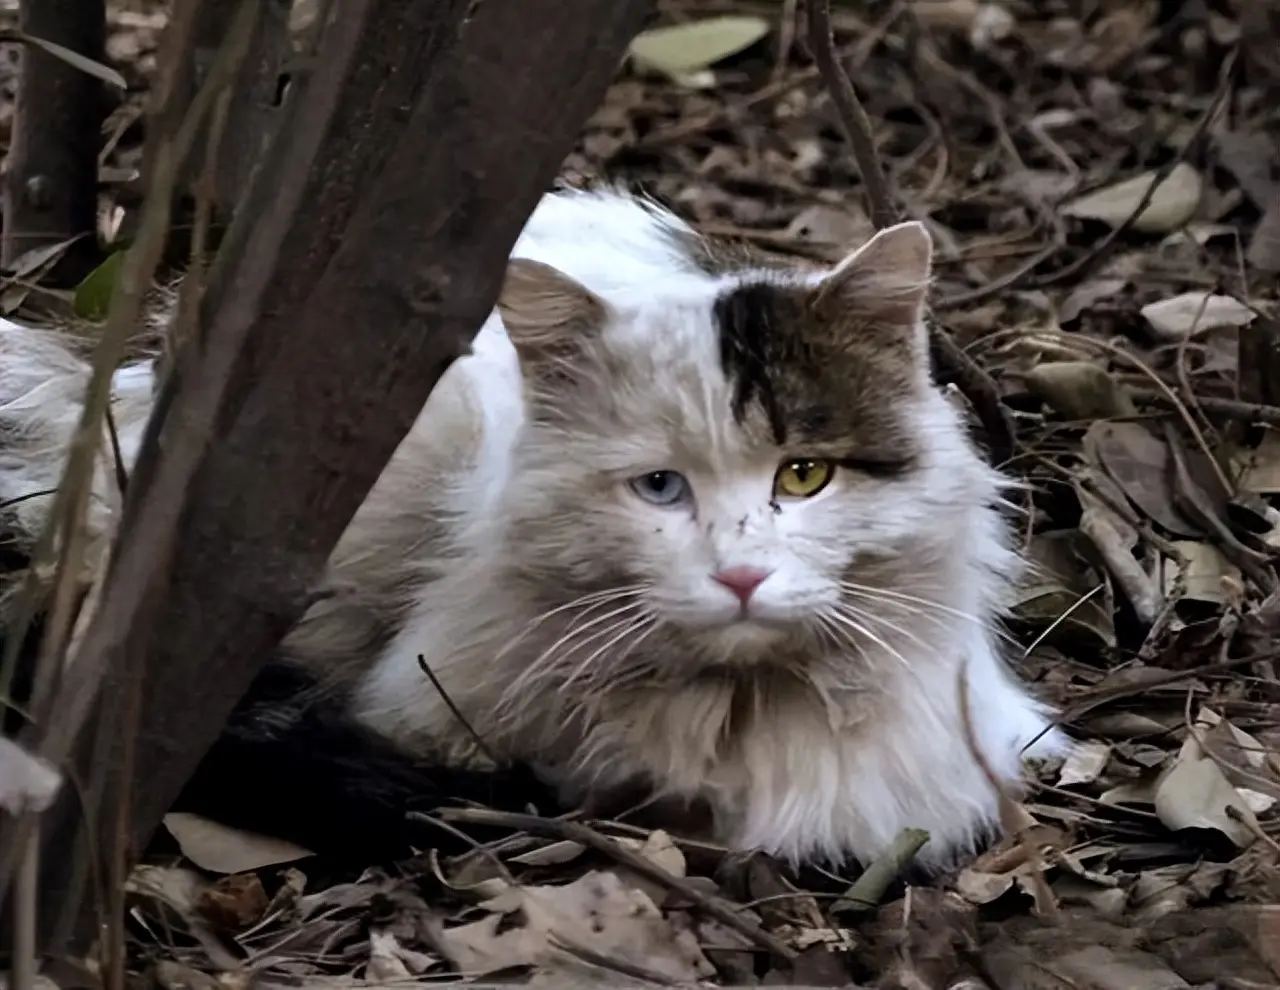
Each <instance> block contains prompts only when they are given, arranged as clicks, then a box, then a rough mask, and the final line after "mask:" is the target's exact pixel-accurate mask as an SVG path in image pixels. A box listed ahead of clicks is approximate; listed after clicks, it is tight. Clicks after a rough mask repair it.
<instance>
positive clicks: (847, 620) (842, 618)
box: [826, 610, 911, 670]
mask: <svg viewBox="0 0 1280 990" xmlns="http://www.w3.org/2000/svg"><path fill="white" fill-rule="evenodd" d="M826 614H827V615H828V616H829V617H830V618H831V619H834V620H835V621H836V622H838V623H840V624H841V625H844V626H846V627H847V628H849V629H851V630H852V631H853V632H856V633H858V634H860V635H862V636H865V637H867V639H869V640H871V642H873V643H875V644H876V645H877V646H879V647H880V648H881V649H882V650H884V651H885V652H886V653H887V654H889V656H891V657H893V658H894V659H895V660H897V661H898V663H900V664H902V666H903V667H904V668H906V669H907V670H910V669H911V665H910V664H909V663H907V659H906V657H904V656H903V655H902V654H901V653H899V652H898V651H897V650H895V649H894V648H893V647H892V646H890V645H889V644H888V643H887V642H886V641H885V640H884V639H883V638H881V637H880V636H877V635H876V634H875V633H873V632H872V631H871V630H870V629H868V628H867V627H866V626H864V625H863V624H862V623H860V622H858V621H856V620H855V619H853V618H851V617H850V616H848V615H845V614H844V613H842V612H836V611H830V610H828V611H827V613H826Z"/></svg>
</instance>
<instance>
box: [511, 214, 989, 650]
mask: <svg viewBox="0 0 1280 990" xmlns="http://www.w3.org/2000/svg"><path fill="white" fill-rule="evenodd" d="M516 264H517V265H519V264H521V263H516ZM928 264H929V241H928V238H927V235H926V234H925V232H924V230H923V228H921V227H919V226H918V225H903V226H902V227H899V228H895V229H893V230H892V231H890V232H887V233H886V234H883V235H881V237H880V238H878V239H877V240H876V241H874V242H872V244H870V245H869V246H868V247H867V248H864V249H863V250H862V251H861V252H859V253H857V254H856V255H854V256H852V257H851V258H850V259H848V260H847V261H846V262H845V263H844V264H843V265H841V266H840V267H839V268H837V269H836V270H835V272H833V273H831V274H830V275H828V276H827V278H826V279H825V280H823V279H822V278H821V277H820V276H818V275H810V274H807V273H805V274H801V273H798V272H797V273H776V272H775V273H773V274H768V275H762V276H761V277H760V278H753V279H750V280H744V281H742V282H741V284H739V285H736V286H735V285H732V284H728V283H726V284H723V285H721V286H719V287H716V286H709V287H708V289H707V291H706V292H705V293H702V294H701V295H700V294H699V293H697V292H691V293H690V295H689V297H688V298H679V299H676V298H656V299H654V300H651V301H644V302H641V303H638V304H637V305H634V306H631V307H629V308H626V309H618V308H610V307H608V306H606V305H605V304H604V303H603V302H602V301H601V300H599V299H596V298H595V297H593V296H590V295H589V294H587V293H586V291H585V290H584V289H582V288H581V287H580V286H576V284H575V283H569V282H568V281H567V280H565V279H564V277H563V276H560V275H559V274H558V273H555V272H553V271H551V270H549V269H546V268H545V267H543V266H537V265H535V264H532V263H529V264H527V265H525V266H524V267H523V271H521V270H517V269H515V268H514V266H513V274H512V276H511V277H509V280H508V288H507V291H506V293H505V295H504V303H503V315H504V318H505V321H506V322H507V324H508V326H509V328H510V332H511V334H512V338H513V340H514V341H516V342H517V347H518V348H522V347H523V348H524V350H523V352H522V358H523V359H524V361H525V367H526V377H528V378H529V379H530V382H531V394H532V396H533V403H532V423H531V424H530V425H529V427H528V428H527V431H526V434H525V437H524V439H523V441H522V443H521V446H520V451H519V454H518V467H517V474H516V476H515V479H513V480H514V482H515V483H514V484H513V486H512V489H511V491H512V500H511V502H510V504H509V506H508V508H509V511H510V513H511V518H512V520H513V523H512V529H511V544H512V547H511V550H512V552H513V553H514V554H517V555H518V556H519V566H520V569H521V570H522V571H523V572H524V573H526V574H527V575H528V576H529V577H530V579H531V580H532V582H534V583H536V584H537V585H538V586H539V587H540V588H543V589H548V590H547V591H546V592H545V598H546V600H547V603H548V607H550V608H554V607H559V606H564V605H567V604H568V603H569V602H572V601H574V600H576V599H579V598H581V599H582V601H581V604H580V605H578V606H574V607H571V608H569V609H566V610H565V611H564V612H563V613H561V614H562V615H574V616H579V617H580V618H578V619H575V621H577V622H578V624H579V628H580V629H582V630H583V631H582V633H581V635H580V636H579V637H578V639H579V640H582V639H585V638H586V637H592V638H591V639H590V641H589V643H588V644H587V645H585V646H579V647H578V648H577V649H576V650H575V651H574V652H575V656H576V660H575V662H586V661H588V660H589V659H591V660H592V662H594V661H596V660H599V661H601V662H604V661H609V660H613V659H616V658H617V657H618V656H619V655H621V654H622V653H623V651H625V650H627V649H628V647H630V646H632V645H633V644H639V643H640V642H642V641H643V640H647V641H648V642H649V643H650V646H655V645H660V644H665V645H668V646H671V647H676V648H678V652H679V653H680V654H681V658H682V662H687V660H688V658H689V657H690V656H694V657H696V658H698V659H699V660H700V661H701V662H703V663H705V664H708V665H711V666H717V665H723V664H744V663H745V664H754V663H758V662H760V661H762V660H767V659H769V658H770V657H771V656H775V655H776V656H780V657H781V656H784V655H785V656H788V657H790V656H794V655H796V654H797V653H804V652H805V651H806V650H810V649H812V648H814V647H815V646H820V645H821V644H824V643H825V644H828V645H833V644H838V643H841V642H848V641H849V640H850V639H851V637H852V636H854V635H855V634H856V635H864V636H871V637H873V638H874V637H876V636H877V632H876V630H877V622H883V621H884V619H883V616H884V614H885V610H884V609H879V610H877V609H876V608H875V607H874V606H870V605H869V602H870V599H869V598H868V595H870V594H872V593H873V592H882V591H885V590H887V591H889V592H890V593H894V592H896V593H898V594H900V595H901V594H906V595H911V594H912V590H911V588H910V587H909V586H910V585H912V584H913V583H920V582H928V580H929V576H930V573H931V572H934V571H936V570H937V567H936V565H937V563H938V559H939V558H938V555H939V554H945V553H946V552H947V547H948V546H949V544H950V541H951V538H952V537H953V536H954V535H955V534H954V529H953V527H954V526H955V525H956V520H957V519H959V518H961V517H960V516H959V515H958V513H957V511H956V510H957V509H958V508H966V507H967V506H968V505H969V504H971V503H972V500H973V498H974V495H973V493H972V492H971V491H969V490H968V488H967V485H968V477H967V475H966V472H965V468H966V467H967V465H968V463H969V461H970V460H971V459H972V455H971V453H970V452H969V449H968V447H967V446H966V444H965V442H964V441H963V439H962V437H961V434H960V432H959V429H960V428H959V426H958V424H957V423H956V420H955V417H954V415H953V414H952V412H951V410H950V409H949V408H948V407H947V406H946V403H945V401H944V400H943V399H942V398H941V397H940V396H939V395H938V394H937V393H936V392H935V391H934V390H933V389H931V388H930V386H929V384H928V373H927V350H926V341H925V338H924V331H923V328H922V326H921V324H920V320H919V317H920V306H921V302H922V299H923V293H924V290H925V286H926V285H927V279H928ZM526 277H527V278H528V279H531V280H533V281H532V282H525V283H524V284H523V285H522V284H521V282H522V280H524V279H525V278H526ZM521 290H523V292H524V295H523V300H522V299H521ZM539 293H544V294H541V295H540V294H539ZM553 303H557V304H558V305H560V306H562V307H563V308H562V309H560V310H558V311H557V312H556V315H555V316H554V317H553V321H554V325H555V326H556V327H558V328H561V329H563V328H565V327H569V328H570V329H569V330H568V331H567V332H566V333H564V334H563V335H557V334H556V333H548V334H547V336H546V337H545V339H541V340H538V341H537V343H536V345H535V346H530V340H531V339H532V338H533V337H534V336H535V333H534V330H535V328H536V326H538V325H539V324H535V323H525V322H522V316H524V317H528V318H536V319H541V320H543V321H545V320H546V319H547V318H548V317H547V313H548V312H549V311H551V310H554V309H555V306H554V305H552V304H553ZM521 305H523V306H524V307H525V308H524V309H523V310H521V308H520V307H521ZM575 321H576V322H575ZM540 325H541V326H545V322H544V323H543V324H540ZM868 589H872V590H868ZM900 601H905V599H902V600H900ZM877 611H879V613H880V615H881V619H879V620H877V619H876V618H875V617H874V616H875V615H876V613H877ZM889 611H891V612H897V613H898V618H897V619H895V620H892V621H893V622H894V623H897V622H901V621H903V620H904V618H906V617H907V616H909V615H910V614H911V610H910V609H896V610H895V609H892V608H891V609H890V610H889ZM588 623H589V625H588ZM859 630H860V631H859ZM881 633H883V629H881ZM567 645H568V644H567ZM796 647H799V649H798V650H797V649H796ZM652 652H653V651H649V650H646V651H645V653H646V655H650V654H651V653H652ZM657 652H658V653H660V652H661V650H658V651H657Z"/></svg>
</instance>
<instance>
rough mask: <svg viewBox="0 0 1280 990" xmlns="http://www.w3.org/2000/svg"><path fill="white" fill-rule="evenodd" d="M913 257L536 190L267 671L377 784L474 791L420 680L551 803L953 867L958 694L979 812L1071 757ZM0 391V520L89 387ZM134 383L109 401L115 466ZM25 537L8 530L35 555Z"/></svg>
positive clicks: (782, 845) (29, 339)
mask: <svg viewBox="0 0 1280 990" xmlns="http://www.w3.org/2000/svg"><path fill="white" fill-rule="evenodd" d="M930 262H931V243H930V239H929V236H928V234H927V232H926V229H925V228H924V227H923V226H922V225H921V224H918V223H906V224H901V225H898V226H896V227H893V228H891V229H888V230H885V231H882V232H881V233H880V234H878V235H877V236H876V237H874V238H873V239H872V240H871V241H870V242H868V243H867V244H866V245H864V246H863V247H861V248H860V249H858V250H856V251H854V252H852V253H851V254H850V255H849V256H848V257H847V258H846V259H845V260H844V261H842V262H841V263H840V264H838V265H836V266H835V267H833V268H830V269H825V268H820V267H817V266H814V265H809V264H804V263H798V262H790V261H787V262H783V261H779V260H777V259H772V258H766V257H763V256H756V255H754V254H752V253H750V252H746V251H743V250H741V249H737V248H731V247H728V246H726V245H722V244H718V243H717V242H714V241H711V240H707V239H704V238H701V237H699V236H698V235H697V234H696V233H695V232H694V231H693V230H692V229H690V228H689V227H688V226H686V225H685V224H684V223H683V222H681V221H680V220H679V219H677V218H676V217H674V216H673V215H671V214H669V213H667V212H666V211H664V210H662V209H661V208H659V207H657V206H655V205H653V204H651V203H648V202H646V201H643V200H639V199H636V198H633V197H630V196H627V195H625V194H621V193H617V192H613V191H600V190H596V191H577V192H561V193H556V194H549V195H548V196H546V197H545V198H544V199H543V200H542V202H541V203H540V204H539V206H538V208H537V209H536V211H535V212H534V214H533V216H532V217H531V218H530V220H529V222H528V224H527V225H526V227H525V229H524V232H523V233H522V235H521V237H520V239H519V241H518V242H517V244H516V247H515V250H514V251H513V260H512V262H511V264H510V266H509V269H508V274H507V279H506V283H505V286H504V288H503V291H502V296H501V299H500V301H499V304H498V306H497V308H496V310H495V312H494V313H493V314H492V316H491V317H490V318H489V320H488V321H487V322H486V323H485V325H484V327H483V329H482V330H481V331H480V333H479V335H478V336H477V338H476V341H475V344H474V348H473V353H472V354H470V355H468V356H467V357H465V358H463V359H461V360H459V361H458V362H457V363H455V364H454V365H453V366H452V368H451V369H450V370H449V372H448V373H447V374H446V375H445V377H444V378H443V379H442V380H441V382H440V384H439V385H438V386H437V388H436V390H435V391H434V392H433V394H432V396H431V398H430V400H429V401H428V403H427V405H426V407H425V408H424V410H423V413H422V415H421V416H420V418H419V420H418V422H417V424H416V425H415V427H414V428H413V430H412V431H411V433H410V435H409V436H408V437H407V438H406V440H405V441H404V443H403V444H402V446H401V448H400V449H399V450H398V451H397V453H396V455H395V456H394V458H393V459H392V462H391V464H390V465H389V466H388V468H387V470H386V472H385V473H384V475H383V476H382V478H381V479H380V480H379V482H378V484H377V485H376V486H375V488H374V490H373V491H372V492H371V494H370V496H369V498H368V500H367V501H366V503H365V504H364V506H363V507H362V508H361V510H360V512H359V513H358V514H357V516H356V518H355V519H354V520H353V522H352V524H351V526H350V528H349V529H348V531H347V532H346V534H345V535H344V536H343V539H342V541H341V542H340V544H339V546H338V548H337V549H336V551H335V553H334V556H333V558H332V561H331V569H330V570H331V573H330V580H331V585H332V589H333V593H332V595H331V597H329V598H328V599H326V600H324V601H321V602H319V603H318V604H317V605H316V606H315V607H313V609H312V610H311V612H310V613H308V615H307V617H306V618H305V619H304V620H303V621H302V622H301V623H300V624H299V625H298V627H296V628H295V630H294V631H293V632H292V633H291V634H290V636H289V637H288V639H287V640H286V642H285V644H284V646H283V647H282V652H283V654H284V655H285V657H287V658H288V660H289V661H290V662H292V663H294V664H295V665H298V666H299V667H301V668H304V669H307V670H311V671H315V672H323V675H324V676H325V677H326V678H328V682H329V683H330V684H335V683H342V684H345V692H346V693H345V697H346V698H347V701H346V702H345V703H346V704H347V705H348V706H349V711H350V713H351V714H352V715H354V716H355V717H356V718H357V719H359V720H360V721H361V722H362V723H364V724H365V725H367V726H370V727H372V728H373V729H374V730H376V732H377V733H379V734H381V735H382V736H383V737H385V738H387V739H390V740H392V741H393V742H394V743H395V744H396V745H397V746H398V747H400V748H401V749H402V750H403V751H404V752H405V753H406V754H408V755H414V756H419V757H429V758H430V759H432V760H436V761H441V762H442V763H443V764H444V765H449V766H458V765H475V764H476V763H477V761H478V760H479V759H480V757H479V755H478V754H477V752H476V746H475V744H474V741H473V736H472V735H471V733H470V732H469V731H468V730H467V728H465V727H464V726H463V725H462V724H461V723H460V722H459V721H458V719H457V718H456V717H455V716H454V715H453V714H452V713H451V712H450V710H449V707H448V705H447V703H446V701H445V700H444V698H442V697H441V694H440V692H439V690H437V688H436V687H435V686H434V685H433V684H432V683H431V681H430V680H429V679H428V678H427V677H426V676H425V675H424V673H423V670H422V667H421V664H420V662H419V657H422V659H423V661H424V662H425V664H426V665H427V666H428V667H429V668H430V669H431V671H432V672H433V673H434V674H435V676H436V677H437V678H438V679H439V681H440V682H441V685H442V686H443V688H444V691H445V693H446V694H447V695H448V697H449V699H450V700H451V701H452V702H453V704H454V705H456V706H457V707H458V708H459V709H460V711H461V712H462V714H463V715H464V716H465V718H466V719H467V721H468V723H469V724H470V726H471V727H472V728H474V730H475V731H476V732H477V733H478V734H479V736H480V737H481V738H482V739H483V740H484V741H485V743H486V744H487V746H488V748H489V749H490V750H491V751H494V752H497V753H499V754H500V755H502V756H506V757H512V758H516V759H521V760H527V761H530V762H532V763H534V764H536V765H537V766H539V767H540V768H541V769H542V770H543V772H544V773H545V774H546V775H547V776H548V778H549V779H551V780H553V781H554V782H555V783H556V785H557V786H558V787H559V788H560V789H561V793H562V794H563V795H564V796H565V798H566V800H569V801H576V800H578V799H582V798H584V797H585V796H587V795H588V794H592V795H595V794H600V793H609V792H612V791H614V790H620V789H622V788H624V787H627V786H629V785H635V784H642V785H645V786H648V787H651V788H652V789H654V790H655V791H656V792H658V793H660V794H663V795H666V796H670V797H675V798H686V799H689V800H702V801H705V802H707V804H708V805H709V806H710V808H711V811H712V814H713V817H714V823H715V830H716V833H717V835H718V837H719V838H720V839H722V840H723V841H725V842H727V843H728V844H731V845H733V846H735V847H741V848H744V849H754V848H758V849H763V850H765V851H768V852H771V853H774V854H776V855H778V856H780V857H783V858H785V859H788V860H792V861H800V860H810V859H822V860H841V859H845V858H847V857H850V856H852V857H856V858H858V859H860V860H863V861H866V860H867V859H869V858H871V857H874V856H875V855H876V854H877V853H878V852H879V851H881V850H882V849H883V848H884V847H885V846H886V845H887V844H888V843H889V842H891V841H892V840H893V838H894V837H895V836H896V835H897V833H898V832H899V831H900V830H901V829H903V828H905V827H908V826H913V827H919V828H923V829H926V830H927V831H928V832H929V834H930V837H931V838H930V841H929V843H928V845H927V846H926V847H925V851H924V853H923V858H924V859H925V860H926V861H931V862H934V863H942V862H945V861H948V860H950V859H951V858H953V857H954V856H955V855H957V854H960V853H963V852H965V851H967V850H968V849H970V848H972V845H973V843H974V842H975V841H976V840H977V839H978V838H980V837H981V836H982V835H984V834H985V833H987V832H988V831H989V830H990V829H991V828H993V827H997V825H996V818H997V795H996V793H995V792H994V790H993V788H992V786H991V784H990V782H989V781H988V779H987V777H986V776H985V775H984V772H983V770H982V768H981V767H980V765H979V762H978V760H977V759H976V758H975V755H974V754H973V752H972V751H971V749H970V747H969V745H967V743H966V738H965V733H964V729H963V716H962V714H961V711H960V706H959V700H958V685H959V682H960V678H961V677H962V676H963V677H967V680H968V694H969V699H970V706H971V723H972V727H973V731H974V734H975V735H976V739H977V742H978V744H979V746H980V747H981V749H982V750H983V755H984V756H985V760H986V762H987V763H988V764H989V765H990V767H991V768H993V769H994V771H995V773H996V774H997V775H999V777H1000V778H1001V779H1002V781H1004V782H1006V783H1008V784H1010V785H1016V784H1017V782H1018V781H1019V779H1020V776H1021V771H1022V756H1023V755H1024V754H1023V753H1022V750H1023V748H1024V747H1026V746H1027V744H1028V743H1031V742H1032V741H1033V740H1037V741H1036V742H1035V745H1034V746H1033V747H1032V748H1031V749H1030V750H1029V751H1028V752H1029V753H1030V754H1032V755H1052V754H1060V753H1062V752H1064V751H1065V749H1066V747H1067V741H1066V740H1065V738H1064V737H1063V736H1062V735H1061V734H1060V733H1059V732H1058V731H1057V730H1056V729H1049V720H1048V712H1047V710H1046V708H1045V707H1044V706H1043V705H1042V704H1040V703H1039V702H1038V701H1036V700H1035V699H1033V697H1032V696H1031V695H1030V694H1029V693H1028V692H1027V691H1026V690H1025V689H1024V688H1023V687H1022V686H1020V685H1019V684H1018V683H1017V681H1016V680H1015V679H1014V677H1013V676H1012V675H1011V674H1010V673H1009V672H1008V671H1007V670H1006V668H1005V666H1004V663H1003V661H1002V659H1001V657H1000V652H1001V650H1000V641H999V632H998V623H999V619H1000V613H1001V609H1002V607H1003V605H1004V603H1005V601H1006V595H1007V592H1008V590H1009V587H1010V585H1011V583H1012V582H1013V581H1014V580H1015V579H1016V577H1017V575H1018V569H1019V562H1018V559H1017V556H1016V554H1015V553H1014V552H1013V550H1012V549H1011V547H1010V542H1009V534H1008V532H1007V530H1006V526H1005V522H1004V521H1003V519H1002V517H1001V515H1000V511H999V505H1000V495H1001V490H1002V488H1003V487H1004V485H1005V484H1006V482H1005V480H1004V479H1003V478H1002V477H1001V476H1000V475H998V474H997V473H996V472H995V471H993V470H992V469H990V468H989V467H987V466H986V465H985V464H984V463H983V462H982V460H981V459H980V457H979V456H978V454H977V452H976V451H975V449H974V447H973V446H972V444H971V442H970V441H969V440H968V438H967V436H966V434H965V430H964V428H963V425H962V423H961V422H960V420H959V418H958V415H957V413H956V412H955V411H954V409H953V408H952V406H951V405H950V404H949V403H948V402H947V401H946V400H945V399H944V397H943V396H942V394H941V393H940V392H939V391H938V390H937V389H936V388H935V387H934V386H933V385H932V384H931V382H930V379H929V370H928V353H927V339H926V330H925V327H924V325H923V322H922V308H923V304H924V300H925V295H926V292H927V289H928V285H929V279H930ZM0 361H3V367H2V368H0V437H2V439H0V501H4V500H8V499H11V498H14V497H16V496H19V495H22V494H25V493H27V492H30V491H32V490H34V489H38V488H41V487H51V486H52V484H54V483H56V479H57V471H58V468H59V466H60V463H61V453H60V450H61V445H62V444H63V443H65V440H66V437H67V435H68V434H69V431H70V427H71V424H72V423H73V422H74V416H75V413H76V403H77V402H78V397H79V393H80V391H82V389H83V382H84V376H85V369H84V366H83V364H82V363H81V362H80V361H79V359H78V358H76V357H74V356H73V355H70V353H69V352H67V351H66V350H65V344H60V343H59V342H58V341H57V339H56V338H55V337H50V336H44V335H37V334H35V333H34V332H33V331H28V330H23V329H19V328H14V327H12V326H11V327H9V328H6V329H3V330H0ZM149 373H150V372H149V366H147V365H142V366H135V367H133V368H126V369H124V370H122V371H121V372H120V373H119V374H118V377H117V385H118V392H119V393H121V403H120V405H118V406H117V409H116V420H117V425H118V428H119V430H120V433H121V437H122V441H123V446H124V448H125V452H126V456H127V458H132V456H133V455H134V453H135V452H136V446H137V443H138V438H139V436H140V432H141V427H142V424H143V421H144V418H145V415H146V410H147V402H148V399H147V397H146V395H145V394H144V389H149V387H150V386H149V383H148V382H147V376H148V375H149ZM109 469H110V462H109V461H107V460H105V459H104V462H103V469H102V471H101V474H100V478H99V488H98V492H99V496H100V497H99V502H98V506H99V508H98V512H99V515H98V516H97V517H96V520H97V521H96V522H95V525H97V526H99V527H101V528H102V529H103V530H104V531H105V529H107V528H108V527H109V520H110V518H112V517H113V516H114V512H115V508H114V505H115V502H114V498H115V497H114V495H113V493H112V490H111V484H112V482H111V477H112V476H111V473H110V470H109ZM47 507H48V506H47V500H45V499H31V500H28V501H27V502H24V503H22V504H21V505H18V506H15V507H14V510H13V511H16V512H18V513H19V514H20V516H21V522H22V527H23V528H24V529H25V531H26V532H29V533H30V532H35V531H36V530H37V529H38V525H39V522H40V513H41V512H43V511H47Z"/></svg>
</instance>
